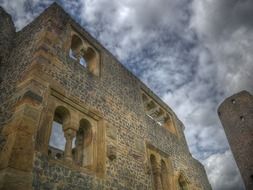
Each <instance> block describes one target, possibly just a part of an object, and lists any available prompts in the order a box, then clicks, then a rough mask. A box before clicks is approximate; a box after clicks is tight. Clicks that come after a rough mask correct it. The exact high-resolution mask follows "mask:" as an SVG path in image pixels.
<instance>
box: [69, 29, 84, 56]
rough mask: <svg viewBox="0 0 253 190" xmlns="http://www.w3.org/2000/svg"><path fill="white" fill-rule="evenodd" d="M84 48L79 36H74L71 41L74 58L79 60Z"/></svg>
mask: <svg viewBox="0 0 253 190" xmlns="http://www.w3.org/2000/svg"><path fill="white" fill-rule="evenodd" d="M82 48H83V42H82V40H81V39H80V38H79V37H78V36H77V35H75V34H74V35H73V36H72V39H71V46H70V51H71V54H72V56H73V57H74V58H76V59H78V58H79V52H80V50H81V49H82Z"/></svg>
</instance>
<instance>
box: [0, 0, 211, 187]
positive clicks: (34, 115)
mask: <svg viewBox="0 0 253 190" xmlns="http://www.w3.org/2000/svg"><path fill="white" fill-rule="evenodd" d="M0 23H1V24H0V29H1V30H0V33H1V35H0V48H1V49H0V56H1V63H0V78H1V81H0V108H1V110H0V189H3V190H29V189H35V190H39V189H40V190H51V189H59V190H65V189H66V190H79V189H80V190H81V189H87V190H91V189H107V190H116V189H119V190H130V189H131V190H132V189H136V190H144V189H146V190H150V189H156V190H165V189H174V190H176V189H184V190H185V189H188V190H194V189H196V190H197V189H203V190H208V189H211V186H210V184H209V182H208V179H207V176H206V173H205V170H204V167H203V166H202V165H201V164H200V163H199V162H198V161H197V160H195V159H194V158H193V157H192V156H191V154H190V152H189V149H188V147H187V143H186V140H185V137H184V133H183V130H184V126H183V124H182V123H181V122H180V120H179V119H178V118H177V116H176V115H175V113H174V112H173V111H172V110H171V109H170V108H169V107H168V106H167V105H166V104H165V103H164V102H162V101H161V100H160V99H159V98H158V97H157V96H156V95H155V94H154V93H153V92H152V91H151V90H149V89H148V88H147V87H146V86H145V85H144V84H143V83H142V82H141V81H140V80H139V79H138V78H137V77H135V76H134V75H133V74H132V73H131V72H129V71H128V70H127V69H126V68H124V66H123V65H122V64H120V63H119V61H118V60H117V59H116V58H115V57H114V56H113V55H112V54H111V53H110V52H108V50H106V49H105V48H104V47H103V46H102V45H101V44H100V43H99V42H98V41H97V40H95V39H94V38H93V37H92V36H91V35H90V34H88V33H87V32H86V31H85V30H84V29H83V28H81V27H80V26H79V25H78V24H77V23H76V22H75V21H74V20H73V19H71V18H70V16H69V15H68V14H67V13H66V12H65V11H64V10H63V9H62V8H61V7H60V6H59V5H57V4H56V3H54V4H52V5H51V6H50V7H49V8H47V9H46V10H45V11H44V12H43V13H42V14H41V15H40V16H39V17H37V18H36V19H35V20H34V21H33V22H31V23H30V24H29V25H27V26H26V27H24V28H23V29H22V30H21V31H19V32H15V27H14V25H13V22H12V20H11V17H10V15H8V14H7V13H6V12H5V11H4V10H3V9H2V8H1V9H0ZM55 123H57V125H59V126H61V131H62V134H63V135H62V136H61V142H62V143H64V148H63V149H60V148H59V147H56V146H52V144H50V142H51V138H53V136H52V135H53V131H54V130H53V129H54V127H56V124H55ZM59 136H60V133H59Z"/></svg>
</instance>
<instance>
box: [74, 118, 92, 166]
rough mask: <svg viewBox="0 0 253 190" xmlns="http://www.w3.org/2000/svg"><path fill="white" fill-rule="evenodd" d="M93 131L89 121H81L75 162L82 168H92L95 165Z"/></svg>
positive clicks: (77, 134) (77, 136) (76, 141)
mask: <svg viewBox="0 0 253 190" xmlns="http://www.w3.org/2000/svg"><path fill="white" fill-rule="evenodd" d="M92 142H93V131H92V125H91V123H90V122H89V121H88V120H87V119H81V120H80V122H79V129H78V131H77V133H76V139H75V148H74V149H73V150H74V153H73V155H74V160H75V162H76V163H77V164H78V165H80V166H84V167H87V166H90V165H92V163H93V143H92Z"/></svg>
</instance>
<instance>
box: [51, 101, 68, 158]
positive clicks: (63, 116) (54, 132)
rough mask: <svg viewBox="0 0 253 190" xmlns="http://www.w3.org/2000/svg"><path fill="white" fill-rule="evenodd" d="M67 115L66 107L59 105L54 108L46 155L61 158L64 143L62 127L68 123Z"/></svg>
mask: <svg viewBox="0 0 253 190" xmlns="http://www.w3.org/2000/svg"><path fill="white" fill-rule="evenodd" d="M69 116H70V114H69V111H68V110H67V109H66V108H64V107H62V106H59V107H57V108H56V109H55V112H54V120H53V123H52V128H51V136H50V140H49V148H48V155H50V156H51V157H54V158H56V159H62V158H63V152H64V148H65V144H66V140H65V137H64V132H63V127H64V126H65V125H67V124H68V122H69Z"/></svg>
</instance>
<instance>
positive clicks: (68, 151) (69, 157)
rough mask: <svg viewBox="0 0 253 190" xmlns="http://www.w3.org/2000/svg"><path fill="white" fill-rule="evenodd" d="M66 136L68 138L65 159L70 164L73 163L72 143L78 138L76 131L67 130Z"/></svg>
mask: <svg viewBox="0 0 253 190" xmlns="http://www.w3.org/2000/svg"><path fill="white" fill-rule="evenodd" d="M64 136H65V138H66V144H65V151H64V158H65V160H66V161H68V162H72V161H73V160H72V142H73V138H74V137H75V136H76V131H75V130H74V129H70V128H69V129H66V130H65V131H64Z"/></svg>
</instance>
